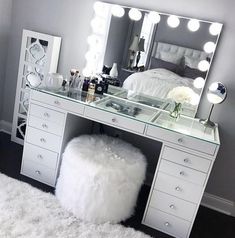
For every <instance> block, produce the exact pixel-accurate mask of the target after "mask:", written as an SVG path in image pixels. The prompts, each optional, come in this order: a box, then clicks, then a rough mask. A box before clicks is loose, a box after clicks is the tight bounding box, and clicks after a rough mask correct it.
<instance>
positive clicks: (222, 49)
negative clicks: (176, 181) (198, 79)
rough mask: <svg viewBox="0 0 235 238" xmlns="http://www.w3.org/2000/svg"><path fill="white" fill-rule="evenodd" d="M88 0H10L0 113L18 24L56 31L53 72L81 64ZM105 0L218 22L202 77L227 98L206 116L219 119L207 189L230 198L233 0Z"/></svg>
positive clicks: (11, 78)
mask: <svg viewBox="0 0 235 238" xmlns="http://www.w3.org/2000/svg"><path fill="white" fill-rule="evenodd" d="M92 2H93V0H86V1H84V0H50V1H47V0H41V1H38V0H37V1H36V0H20V1H19V0H13V11H12V28H11V37H10V41H9V46H10V47H9V54H8V62H7V74H6V81H5V89H4V108H3V119H4V120H6V121H11V120H12V115H13V107H14V96H15V88H16V80H17V71H18V60H19V54H20V44H21V33H22V29H23V28H26V29H30V30H35V31H39V32H40V31H41V32H45V33H49V34H55V35H59V36H62V38H63V42H62V49H61V56H60V63H59V72H61V73H64V74H65V73H68V70H69V69H70V68H71V67H75V66H77V67H78V68H82V67H83V66H84V61H83V59H84V53H85V51H86V49H87V45H86V38H87V35H88V32H89V28H90V26H89V21H90V19H91V17H92ZM109 2H113V3H119V4H123V5H130V6H137V7H140V8H148V9H154V10H158V11H161V12H168V13H174V14H178V15H183V16H191V17H194V18H201V19H204V20H210V21H218V22H221V23H224V25H225V26H224V30H223V33H222V37H221V40H220V43H219V46H218V50H217V52H216V56H215V60H214V62H213V67H212V70H211V73H210V76H209V80H208V83H211V82H213V81H222V82H223V83H224V84H225V85H226V86H227V88H228V90H229V92H228V93H229V94H228V97H227V100H226V101H225V102H224V103H223V104H221V105H218V106H216V107H215V109H214V112H213V115H212V119H213V120H214V121H216V122H218V123H219V124H220V135H221V149H220V152H219V155H218V158H217V160H216V162H215V166H214V169H213V171H212V175H211V177H210V179H209V184H208V186H207V189H206V190H207V192H209V193H211V194H214V195H217V196H220V197H224V198H226V199H229V200H232V201H234V200H235V189H234V186H235V185H234V181H235V173H234V171H235V158H234V151H235V150H234V141H235V129H234V127H235V119H234V118H235V77H234V66H235V63H234V52H235V43H234V39H235V21H234V12H235V2H234V1H233V0H224V1H221V0H175V1H172V0H164V1H155V0H145V1H141V0H110V1H109ZM208 108H209V104H208V102H207V100H206V98H205V97H203V98H202V100H201V105H200V109H199V116H200V117H205V116H206V115H207V113H208Z"/></svg>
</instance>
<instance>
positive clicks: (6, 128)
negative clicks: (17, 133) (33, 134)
mask: <svg viewBox="0 0 235 238" xmlns="http://www.w3.org/2000/svg"><path fill="white" fill-rule="evenodd" d="M11 130H12V124H11V123H10V122H8V121H4V120H1V121H0V131H1V132H5V133H7V134H11Z"/></svg>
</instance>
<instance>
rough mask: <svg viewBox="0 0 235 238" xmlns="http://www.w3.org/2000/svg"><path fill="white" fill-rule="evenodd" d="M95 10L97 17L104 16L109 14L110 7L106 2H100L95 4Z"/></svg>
mask: <svg viewBox="0 0 235 238" xmlns="http://www.w3.org/2000/svg"><path fill="white" fill-rule="evenodd" d="M93 9H94V11H95V14H96V15H97V16H104V14H106V13H107V12H108V6H107V4H106V3H104V2H99V1H97V2H95V3H94V5H93Z"/></svg>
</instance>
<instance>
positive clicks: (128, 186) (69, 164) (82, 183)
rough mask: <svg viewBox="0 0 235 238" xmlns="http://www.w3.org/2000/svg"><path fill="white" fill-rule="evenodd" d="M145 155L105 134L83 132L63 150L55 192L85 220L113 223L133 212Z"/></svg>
mask: <svg viewBox="0 0 235 238" xmlns="http://www.w3.org/2000/svg"><path fill="white" fill-rule="evenodd" d="M145 172H146V159H145V156H144V155H143V154H142V153H141V152H140V150H139V149H137V148H135V147H134V146H132V145H130V144H128V143H126V142H124V141H122V140H120V139H116V138H112V137H108V136H106V135H83V136H80V137H77V138H75V139H73V140H72V141H70V142H69V143H68V145H67V147H66V149H65V152H64V154H63V160H62V165H61V169H60V175H59V178H58V181H57V185H56V196H57V198H58V199H59V201H60V203H61V205H62V206H63V207H64V208H66V209H67V210H69V211H71V212H72V213H74V215H75V216H77V217H78V218H80V219H83V220H85V221H90V222H95V223H104V222H111V223H116V222H120V221H122V220H125V219H127V218H128V217H130V216H131V215H132V214H133V212H134V207H135V205H136V201H137V197H138V193H139V190H140V187H141V185H142V183H143V181H144V178H145Z"/></svg>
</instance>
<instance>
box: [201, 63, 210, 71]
mask: <svg viewBox="0 0 235 238" xmlns="http://www.w3.org/2000/svg"><path fill="white" fill-rule="evenodd" d="M209 67H210V63H209V62H208V61H207V60H201V61H200V62H199V63H198V69H199V70H201V71H203V72H206V71H207V70H208V69H209Z"/></svg>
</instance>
